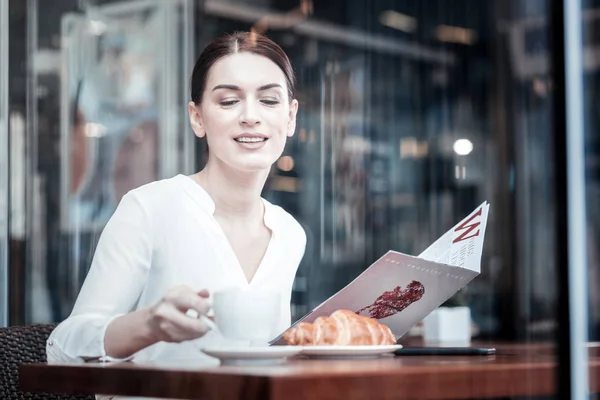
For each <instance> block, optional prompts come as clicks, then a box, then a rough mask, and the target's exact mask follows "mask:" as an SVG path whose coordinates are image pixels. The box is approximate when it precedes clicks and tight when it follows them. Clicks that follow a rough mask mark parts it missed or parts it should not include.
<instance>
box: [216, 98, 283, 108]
mask: <svg viewBox="0 0 600 400" xmlns="http://www.w3.org/2000/svg"><path fill="white" fill-rule="evenodd" d="M239 102H240V100H224V101H220V102H219V104H220V105H221V106H223V107H232V106H234V105H236V104H237V103H239ZM260 102H261V103H262V104H264V105H267V106H276V105H278V104H280V103H281V102H280V101H279V100H276V99H262V100H260Z"/></svg>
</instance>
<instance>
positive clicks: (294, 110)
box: [287, 99, 298, 137]
mask: <svg viewBox="0 0 600 400" xmlns="http://www.w3.org/2000/svg"><path fill="white" fill-rule="evenodd" d="M296 114H298V100H296V99H294V100H292V102H291V103H290V113H289V120H288V129H287V135H288V137H292V136H294V132H296Z"/></svg>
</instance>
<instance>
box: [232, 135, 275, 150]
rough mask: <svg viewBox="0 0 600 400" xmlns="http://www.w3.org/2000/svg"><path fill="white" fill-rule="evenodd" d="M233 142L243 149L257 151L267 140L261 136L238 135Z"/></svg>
mask: <svg viewBox="0 0 600 400" xmlns="http://www.w3.org/2000/svg"><path fill="white" fill-rule="evenodd" d="M233 140H234V141H235V142H236V143H237V144H238V145H240V146H241V147H242V148H244V149H247V150H257V149H260V148H261V147H263V146H264V145H265V143H267V140H269V139H268V138H267V137H265V136H262V135H240V136H237V137H235V138H234V139H233Z"/></svg>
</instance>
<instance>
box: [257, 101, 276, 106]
mask: <svg viewBox="0 0 600 400" xmlns="http://www.w3.org/2000/svg"><path fill="white" fill-rule="evenodd" d="M261 102H262V103H264V104H266V105H268V106H274V105H277V104H279V100H275V99H262V100H261Z"/></svg>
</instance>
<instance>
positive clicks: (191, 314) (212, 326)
mask: <svg viewBox="0 0 600 400" xmlns="http://www.w3.org/2000/svg"><path fill="white" fill-rule="evenodd" d="M185 315H187V316H188V317H190V318H199V319H201V320H202V321H203V322H204V323H205V324H206V325H208V329H210V330H212V331H215V332H219V327H217V324H215V323H214V321H213V320H212V319H210V318H208V317H207V316H206V315H204V314H202V315H198V311H196V310H192V309H189V310H187V312H186V313H185Z"/></svg>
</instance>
